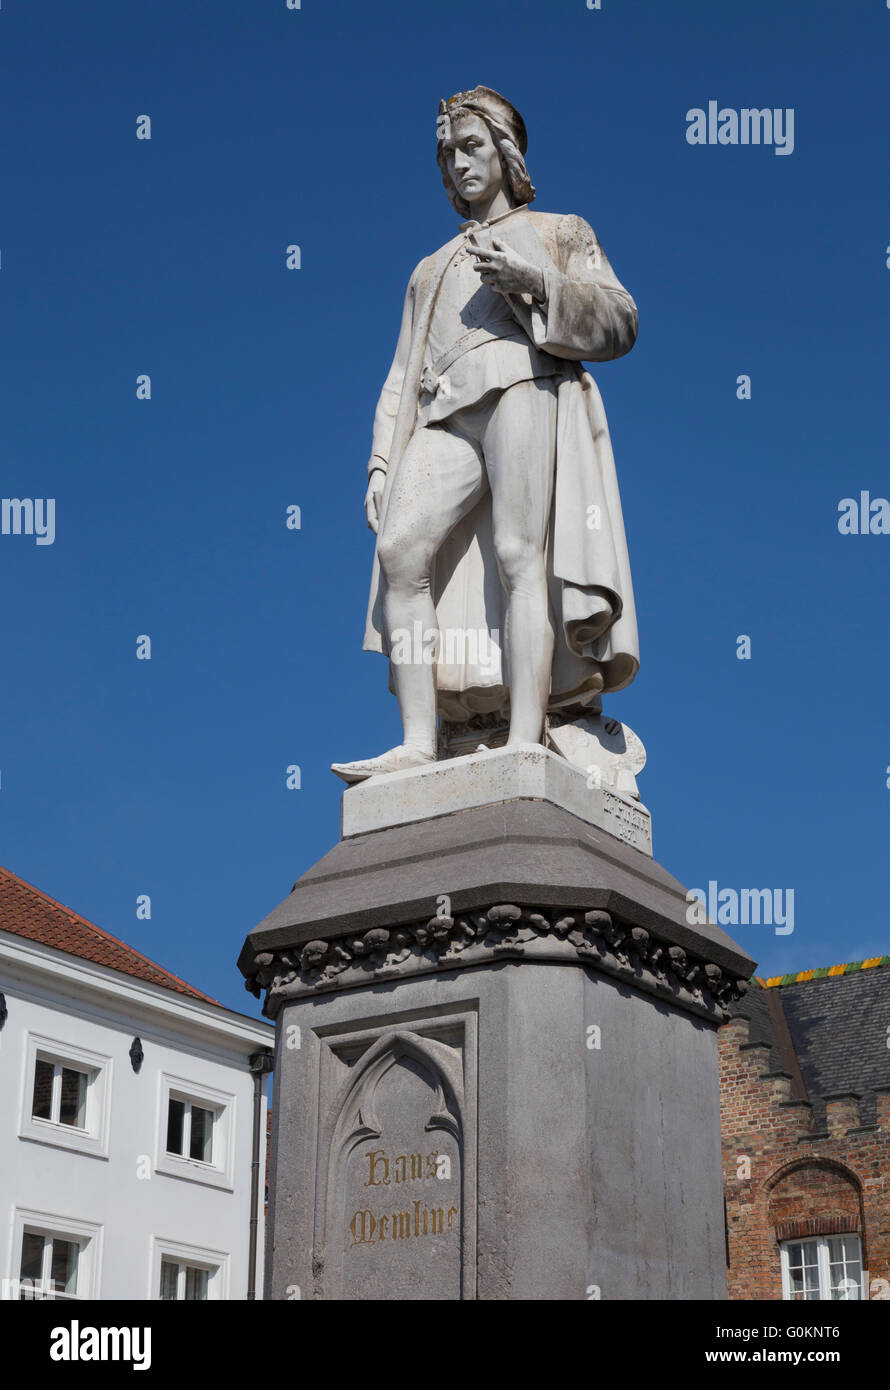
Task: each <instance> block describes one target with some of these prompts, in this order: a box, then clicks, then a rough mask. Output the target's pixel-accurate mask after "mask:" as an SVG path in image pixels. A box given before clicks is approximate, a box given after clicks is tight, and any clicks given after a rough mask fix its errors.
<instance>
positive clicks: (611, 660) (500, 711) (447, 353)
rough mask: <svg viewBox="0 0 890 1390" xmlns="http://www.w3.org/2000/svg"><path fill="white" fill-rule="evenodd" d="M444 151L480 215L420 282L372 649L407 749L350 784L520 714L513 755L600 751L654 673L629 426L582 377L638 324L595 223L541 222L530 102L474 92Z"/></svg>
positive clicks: (401, 361) (408, 334)
mask: <svg viewBox="0 0 890 1390" xmlns="http://www.w3.org/2000/svg"><path fill="white" fill-rule="evenodd" d="M436 138H437V159H438V163H439V168H440V170H441V173H442V181H443V183H444V185H445V190H446V192H447V194H448V197H449V199H450V201H451V203H452V206H453V207H454V208H455V210H456V211H457V212H458V214H459V215H460V217H461V218H462V219H464V220H462V221H461V223H460V228H459V232H458V235H457V236H455V237H453V238H452V239H451V240H450V241H448V242H447V243H446V244H445V245H444V246H443V247H442V248H441V249H440V250H438V251H436V252H434V253H433V255H431V256H427V257H426V258H425V259H424V260H422V261H421V262H420V264H419V265H418V266H417V268H416V269H415V271H414V273H413V275H412V276H411V279H410V282H409V285H408V291H407V294H406V297H405V305H404V312H403V314H402V323H401V331H400V333H399V339H398V344H397V347H396V352H395V357H394V359H393V363H392V366H391V368H390V370H389V374H388V376H387V378H386V381H385V382H384V385H383V390H382V392H381V395H380V400H379V403H378V405H377V410H376V414H375V417H374V428H373V441H372V450H371V458H370V461H369V464H368V475H369V477H368V488H367V495H366V498H365V511H366V517H367V522H368V525H369V526H370V528H371V530H372V531H374V532H375V533H376V537H377V541H376V548H375V555H374V567H373V577H372V584H371V596H370V602H369V607H368V619H367V629H366V634H365V643H364V645H365V648H366V649H367V650H371V651H378V652H383V653H384V654H386V655H387V656H388V657H389V661H390V685H391V688H392V689H393V690H394V691H395V694H396V695H397V697H398V701H399V709H400V713H401V716H402V724H403V730H404V734H403V742H402V743H401V744H400V745H399V746H398V747H396V748H393V749H390V750H389V751H388V752H385V753H383V754H381V755H380V756H377V757H373V758H368V759H364V760H361V761H359V762H353V763H335V764H334V765H333V771H334V772H336V773H337V775H338V776H340V777H342V778H343V779H344V780H345V781H347V782H358V781H361V780H363V779H365V778H368V777H371V776H375V775H377V774H380V773H386V772H395V771H399V770H401V769H406V768H413V767H422V766H423V765H425V764H427V763H430V762H433V761H435V759H436V757H437V729H438V726H439V723H440V721H442V720H447V721H450V724H451V725H454V724H458V725H459V724H461V723H462V722H467V721H471V720H473V719H474V718H476V719H478V718H479V717H481V716H491V717H495V716H500V717H501V718H502V719H503V721H504V723H505V725H508V727H507V732H506V742H507V746H508V747H509V746H511V745H517V744H528V743H532V744H539V743H541V742H542V741H543V739H544V737H545V726H546V725H547V723H548V721H550V720H551V719H552V720H554V721H555V723H556V724H557V726H559V727H564V726H565V724H566V723H567V722H571V721H572V720H573V719H575V720H577V721H578V726H579V728H580V730H581V734H580V737H581V741H582V743H583V740H584V738H585V737H592V734H591V733H590V730H591V729H592V727H593V726H592V724H591V719H593V721H594V722H595V720H596V718H597V716H598V711H599V708H600V695H601V693H602V692H604V691H606V692H608V691H616V690H621V689H623V688H624V687H625V686H627V685H629V684H630V682H631V681H632V680H633V678H634V676H635V675H636V672H637V670H638V667H639V653H638V640H637V627H636V616H635V610H634V600H633V590H632V587H631V576H630V565H629V561H628V554H627V544H626V540H625V535H624V523H623V520H622V515H621V502H620V498H619V492H618V484H617V479H616V474H615V463H614V459H613V456H612V447H611V443H610V439H609V431H608V426H607V423H606V416H605V412H604V409H603V403H602V399H601V397H600V393H599V391H598V389H597V386H596V384H595V382H594V380H593V378H592V377H591V376H590V375H589V373H588V372H586V371H585V370H584V369H583V368H582V366H581V363H582V362H583V361H590V362H606V361H610V360H612V359H613V358H616V357H621V356H623V355H624V354H625V353H627V352H629V351H630V349H631V348H632V347H633V344H634V341H635V338H636V333H637V311H636V307H635V305H634V302H633V300H632V298H631V296H630V295H629V294H628V292H627V290H625V289H624V288H623V286H622V285H621V283H620V282H619V280H618V279H617V277H616V275H615V273H614V271H613V270H612V267H611V265H610V264H609V262H608V260H607V259H606V256H605V254H604V252H603V250H602V247H601V246H600V243H599V241H598V240H597V237H596V235H595V234H594V232H593V230H592V228H591V227H590V226H589V225H588V224H587V222H585V221H584V219H583V218H581V217H578V216H574V215H568V216H566V215H562V214H558V213H548V212H537V211H532V210H531V206H530V205H531V203H532V201H533V199H534V196H535V190H534V187H533V186H532V183H531V180H530V178H529V174H528V170H527V168H526V164H525V158H524V156H525V153H526V148H527V136H526V129H525V124H524V122H523V119H522V117H521V116H520V114H519V112H518V111H517V110H516V109H515V107H514V106H512V105H511V103H510V102H509V101H507V100H506V99H505V98H504V97H502V96H500V95H499V94H498V93H497V92H495V91H493V90H492V89H491V88H489V87H475V88H474V89H473V90H472V91H466V92H459V93H458V94H457V95H456V96H453V97H451V99H450V100H448V101H443V102H441V103H440V106H439V115H438V121H437V127H436ZM471 727H473V726H472V725H471ZM585 729H586V730H587V733H586V734H585V732H584V730H585ZM576 743H577V740H575V742H573V740H572V738H571V737H563V738H562V740H561V743H560V742H559V741H557V743H556V747H557V749H558V750H560V751H563V750H564V749H566V748H573V747H575V746H576ZM563 755H564V756H565V755H566V754H565V753H564V751H563ZM581 761H582V763H583V754H582V755H581Z"/></svg>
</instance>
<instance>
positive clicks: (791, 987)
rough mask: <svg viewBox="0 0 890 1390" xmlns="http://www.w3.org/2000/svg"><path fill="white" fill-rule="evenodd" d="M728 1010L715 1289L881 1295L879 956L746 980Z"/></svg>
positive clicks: (886, 1253) (883, 1080)
mask: <svg viewBox="0 0 890 1390" xmlns="http://www.w3.org/2000/svg"><path fill="white" fill-rule="evenodd" d="M732 1015H733V1016H732V1018H731V1019H730V1021H729V1022H728V1023H727V1024H725V1025H724V1027H723V1028H722V1029H721V1030H720V1036H719V1044H720V1098H721V1119H722V1130H723V1177H724V1192H725V1196H726V1231H727V1263H728V1269H727V1283H728V1290H729V1297H730V1298H735V1299H782V1298H785V1299H808V1300H817V1299H831V1298H835V1299H837V1298H859V1297H870V1298H873V1299H874V1298H890V956H882V957H878V958H876V959H873V960H867V961H858V962H854V963H853V964H850V965H838V966H833V967H832V968H831V969H825V970H806V971H803V972H801V973H800V974H797V975H783V976H780V977H778V978H776V979H770V980H752V981H751V986H750V989H749V990H748V993H747V994H746V995H745V997H744V998H743V999H742V1000H740V1001H739V1003H738V1004H736V1005H735V1006H734V1008H733V1010H732Z"/></svg>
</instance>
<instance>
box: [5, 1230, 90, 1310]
mask: <svg viewBox="0 0 890 1390" xmlns="http://www.w3.org/2000/svg"><path fill="white" fill-rule="evenodd" d="M79 1259H80V1244H79V1242H78V1241H76V1240H65V1239H63V1238H62V1237H61V1236H46V1235H43V1233H42V1232H40V1231H25V1232H24V1234H23V1236H22V1263H21V1268H20V1269H19V1279H20V1280H21V1290H20V1293H19V1298H20V1299H28V1298H34V1297H38V1298H39V1297H42V1298H72V1297H76V1296H77V1265H78V1261H79Z"/></svg>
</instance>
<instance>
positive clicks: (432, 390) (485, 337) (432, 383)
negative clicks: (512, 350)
mask: <svg viewBox="0 0 890 1390" xmlns="http://www.w3.org/2000/svg"><path fill="white" fill-rule="evenodd" d="M524 338H525V334H524V333H523V332H522V330H521V329H519V328H517V330H516V332H515V333H504V334H501V333H492V331H491V329H490V328H471V329H470V331H469V333H465V334H464V335H463V337H462V338H458V340H457V342H456V343H454V344H453V345H452V346H451V347H450V348H449V349H448V351H447V352H446V353H443V355H442V356H441V357H440V358H438V359H437V361H435V362H434V363H433V365H432V366H431V367H424V369H423V371H422V373H421V376H420V389H421V390H422V391H425V392H426V393H427V394H428V395H430V396H435V395H436V393H437V391H438V389H439V386H440V382H441V378H442V376H443V375H444V374H445V372H447V371H448V368H449V367H451V366H453V364H454V363H455V362H456V361H457V359H458V358H459V357H463V355H464V353H465V352H469V351H470V349H471V348H474V347H478V346H479V345H480V343H494V342H517V341H519V342H521V341H522V339H524ZM526 341H528V340H527V339H526Z"/></svg>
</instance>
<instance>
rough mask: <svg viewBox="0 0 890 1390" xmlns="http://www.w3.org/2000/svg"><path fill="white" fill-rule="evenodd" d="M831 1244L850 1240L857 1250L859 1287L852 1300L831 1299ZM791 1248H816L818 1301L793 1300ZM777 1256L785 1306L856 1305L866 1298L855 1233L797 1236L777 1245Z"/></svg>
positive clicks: (860, 1246) (863, 1274)
mask: <svg viewBox="0 0 890 1390" xmlns="http://www.w3.org/2000/svg"><path fill="white" fill-rule="evenodd" d="M832 1240H844V1241H848V1240H853V1241H855V1242H856V1250H857V1255H858V1261H859V1284H858V1289H857V1293H856V1298H855V1299H833V1298H832V1297H831V1268H830V1265H831V1260H830V1251H829V1241H832ZM792 1245H815V1247H816V1269H817V1272H818V1279H819V1297H818V1299H800V1298H795V1297H794V1291H793V1289H792V1287H791V1252H790V1247H791V1246H792ZM779 1255H780V1257H781V1264H782V1301H783V1302H785V1303H817V1302H818V1303H843V1302H850V1303H852V1302H857V1301H859V1300H865V1299H867V1298H868V1292H867V1289H866V1285H865V1269H864V1268H863V1264H862V1240H861V1238H860V1235H859V1232H858V1231H832V1233H831V1234H830V1235H815V1236H797V1237H794V1238H793V1239H791V1240H783V1241H780V1242H779ZM846 1264H847V1261H846V1256H845V1258H844V1268H846Z"/></svg>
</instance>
